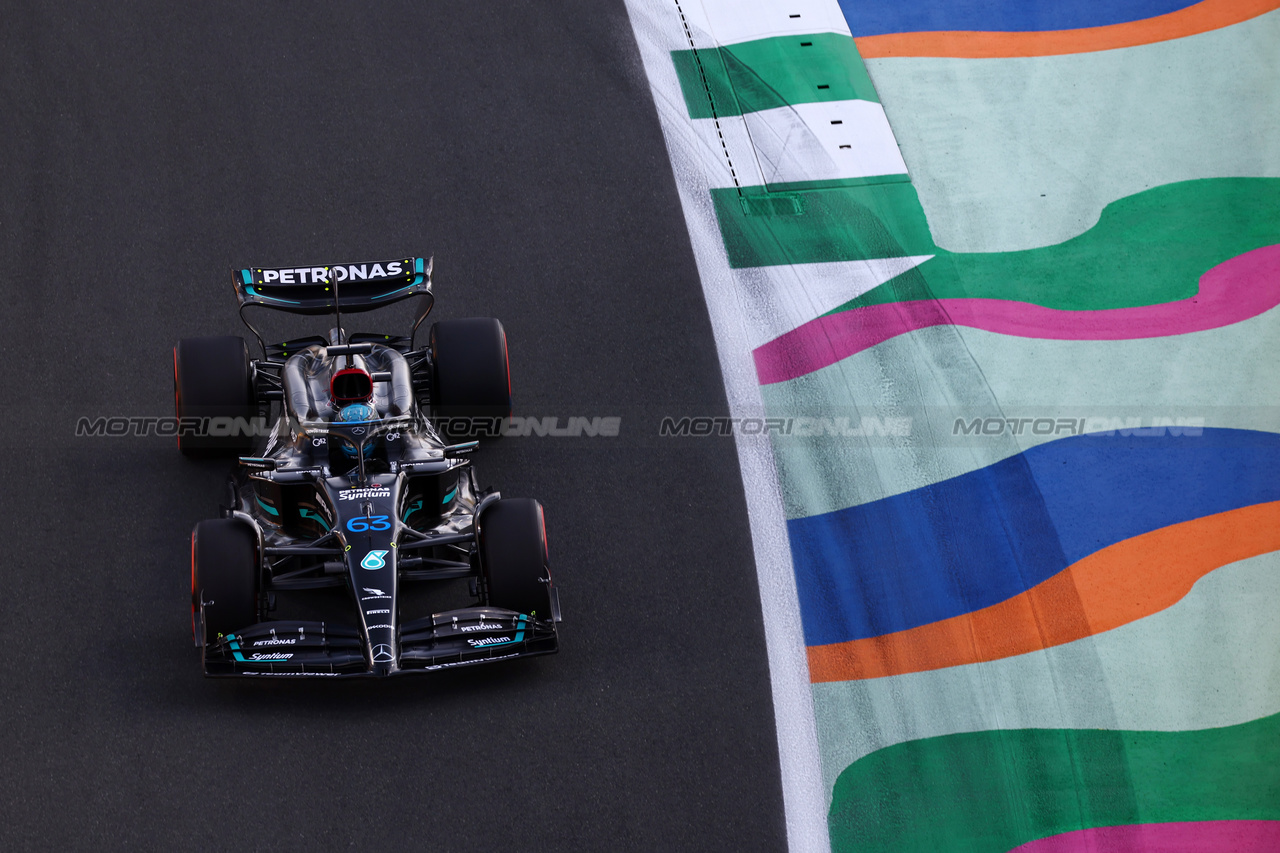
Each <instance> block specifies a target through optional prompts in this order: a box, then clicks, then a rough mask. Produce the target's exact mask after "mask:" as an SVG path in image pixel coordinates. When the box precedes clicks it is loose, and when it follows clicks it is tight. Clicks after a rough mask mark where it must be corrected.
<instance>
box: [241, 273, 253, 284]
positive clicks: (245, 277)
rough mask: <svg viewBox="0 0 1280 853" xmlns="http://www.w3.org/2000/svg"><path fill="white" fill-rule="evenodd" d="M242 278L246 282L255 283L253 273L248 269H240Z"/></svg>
mask: <svg viewBox="0 0 1280 853" xmlns="http://www.w3.org/2000/svg"><path fill="white" fill-rule="evenodd" d="M240 278H241V279H243V280H244V283H245V284H253V274H252V273H250V272H249V271H248V270H240Z"/></svg>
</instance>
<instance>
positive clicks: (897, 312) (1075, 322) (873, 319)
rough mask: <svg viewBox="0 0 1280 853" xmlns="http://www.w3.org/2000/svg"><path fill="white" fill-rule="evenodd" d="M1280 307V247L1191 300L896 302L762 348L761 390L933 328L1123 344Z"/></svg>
mask: <svg viewBox="0 0 1280 853" xmlns="http://www.w3.org/2000/svg"><path fill="white" fill-rule="evenodd" d="M1277 304H1280V245H1278V246H1265V247H1263V248H1261V249H1254V250H1253V251H1251V252H1246V253H1245V254H1243V255H1239V256H1237V257H1234V258H1231V259H1230V260H1227V261H1223V262H1222V263H1220V264H1218V265H1217V266H1216V267H1214V268H1213V269H1211V270H1209V271H1208V272H1206V273H1205V274H1204V275H1202V276H1200V292H1199V293H1198V294H1197V295H1195V296H1192V297H1191V298H1189V299H1182V300H1179V301H1177V302H1166V303H1164V304H1162V305H1144V306H1141V307H1138V308H1110V309H1105V310H1100V311H1059V310H1056V309H1053V308H1045V307H1044V306H1042V305H1032V304H1031V303H1029V302H1013V301H1011V300H1006V299H930V300H920V301H914V302H891V303H887V304H884V305H868V306H865V307H862V308H854V309H853V310H851V311H841V312H840V313H839V314H830V315H827V316H825V317H819V318H817V319H816V320H810V321H809V322H808V323H805V324H804V325H803V326H800V327H798V328H796V329H792V330H791V331H790V332H787V333H786V334H785V335H782V336H780V337H777V338H774V339H773V340H772V341H769V343H767V344H764V345H763V346H760V347H758V348H757V349H756V350H755V352H754V356H755V360H756V374H757V376H758V377H759V379H760V384H761V385H768V384H770V383H773V382H785V381H787V380H788V379H795V378H797V377H800V376H804V375H805V374H807V373H812V372H813V371H815V370H820V369H822V368H824V367H827V366H828V365H831V364H835V363H836V362H837V361H840V360H841V359H844V358H848V357H849V356H851V355H854V354H855V353H859V352H862V351H863V350H864V349H868V348H870V347H873V346H875V345H876V344H879V343H883V342H885V341H887V340H889V339H890V338H894V337H897V336H898V335H902V334H906V333H907V332H912V331H915V330H916V329H924V328H927V327H929V326H944V325H948V324H950V325H955V326H969V327H971V328H974V329H983V330H985V331H988V332H998V333H1000V334H1002V335H1017V336H1018V337H1023V338H1050V339H1055V340H1068V341H1118V340H1128V339H1132V338H1160V337H1165V336H1168V335H1185V334H1187V333H1189V332H1202V331H1204V330H1206V329H1217V328H1219V327H1221V326H1229V325H1231V324H1232V323H1239V322H1240V321H1241V320H1247V319H1249V318H1250V317H1256V316H1257V315H1259V314H1261V313H1263V312H1264V311H1269V310H1270V309H1272V308H1274V307H1275V306H1276V305H1277Z"/></svg>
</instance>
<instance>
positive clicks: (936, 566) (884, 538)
mask: <svg viewBox="0 0 1280 853" xmlns="http://www.w3.org/2000/svg"><path fill="white" fill-rule="evenodd" d="M1275 500H1280V435H1278V434H1275V433H1269V432H1255V431H1251V430H1228V429H1206V430H1204V431H1203V434H1202V435H1199V436H1169V435H1165V436H1160V437H1155V436H1141V435H1130V436H1122V435H1118V434H1117V435H1114V436H1103V435H1097V436H1092V435H1089V436H1077V437H1074V438H1066V439H1062V440H1060V441H1054V442H1051V443H1049V444H1044V445H1040V446H1038V447H1035V448H1032V449H1031V450H1028V451H1027V452H1025V453H1023V454H1021V455H1019V456H1015V457H1012V458H1010V459H1006V460H1004V461H1002V462H999V463H997V464H995V465H992V466H990V467H987V468H983V469H981V470H978V471H973V472H970V473H968V474H963V475H961V476H959V477H955V478H952V479H950V480H944V481H943V482H940V483H935V484H933V485H930V486H926V487H924V488H921V489H916V490H915V491H912V492H907V493H906V494H902V495H894V496H893V497H889V498H885V499H883V500H880V501H875V502H874V503H869V504H864V505H862V506H857V507H851V508H849V509H842V510H837V511H835V512H830V513H826V514H824V515H818V516H812V517H809V518H800V519H795V520H793V521H790V522H788V523H787V529H788V533H789V534H790V539H791V552H792V559H793V561H794V565H795V571H796V584H797V588H798V592H799V596H800V610H801V614H802V616H803V621H804V633H805V642H806V643H807V644H808V645H822V644H827V643H838V642H844V641H846V640H856V639H861V638H863V637H874V636H878V635H881V634H888V633H891V632H894V631H902V630H906V629H907V628H914V627H916V626H919V625H925V624H928V623H930V622H936V621H938V620H940V619H947V618H949V617H952V616H957V615H959V614H961V613H970V612H972V611H975V610H979V609H981V608H983V607H988V606H990V605H992V604H997V603H999V602H1001V601H1004V600H1006V599H1008V598H1012V597H1013V596H1015V595H1017V594H1019V593H1021V592H1025V591H1026V590H1028V589H1030V588H1031V587H1033V586H1035V585H1036V584H1038V583H1040V582H1042V581H1044V580H1045V579H1047V578H1049V577H1050V576H1052V575H1054V574H1057V573H1058V572H1060V571H1062V570H1063V569H1065V568H1066V567H1067V566H1068V565H1070V564H1071V563H1074V562H1076V561H1077V560H1080V559H1081V558H1083V557H1086V556H1088V555H1089V554H1092V553H1094V552H1095V551H1098V550H1100V549H1102V548H1105V547H1107V546H1109V545H1113V544H1115V543H1116V542H1120V541H1123V540H1125V539H1129V538H1131V537H1134V536H1138V535H1140V534H1143V533H1147V532H1149V531H1152V530H1156V529H1159V528H1161V527H1167V526H1168V525H1171V524H1178V523H1180V522H1183V521H1190V520H1192V519H1195V518H1201V517H1203V516H1206V515H1212V514H1214V513H1218V512H1225V511H1227V510H1231V509H1237V508H1239V507H1243V506H1250V505H1252V504H1257V503H1264V502H1267V501H1275Z"/></svg>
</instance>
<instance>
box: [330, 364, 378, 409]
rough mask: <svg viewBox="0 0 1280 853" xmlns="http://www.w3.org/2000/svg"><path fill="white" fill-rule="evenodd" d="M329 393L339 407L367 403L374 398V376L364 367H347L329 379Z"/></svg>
mask: <svg viewBox="0 0 1280 853" xmlns="http://www.w3.org/2000/svg"><path fill="white" fill-rule="evenodd" d="M329 394H330V396H332V397H333V404H334V406H336V407H338V408H342V407H343V406H349V405H351V404H352V403H367V402H369V400H371V399H372V398H373V377H372V376H370V375H369V372H368V371H367V370H365V369H364V368H362V367H346V368H343V369H342V370H339V371H337V372H335V373H334V374H333V378H332V379H330V380H329Z"/></svg>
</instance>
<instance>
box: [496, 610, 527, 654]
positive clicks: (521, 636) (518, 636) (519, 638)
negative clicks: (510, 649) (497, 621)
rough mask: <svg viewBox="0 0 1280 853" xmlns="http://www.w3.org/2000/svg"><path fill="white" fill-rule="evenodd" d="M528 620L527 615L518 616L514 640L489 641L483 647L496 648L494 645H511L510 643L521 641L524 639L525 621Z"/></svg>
mask: <svg viewBox="0 0 1280 853" xmlns="http://www.w3.org/2000/svg"><path fill="white" fill-rule="evenodd" d="M528 621H529V617H528V616H521V617H520V623H519V626H518V630H517V631H516V638H515V639H514V640H507V641H506V642H505V643H490V644H489V645H487V646H485V648H486V649H492V648H496V647H498V646H511V645H515V644H516V643H520V642H523V641H524V629H525V626H526V623H527V622H528Z"/></svg>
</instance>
